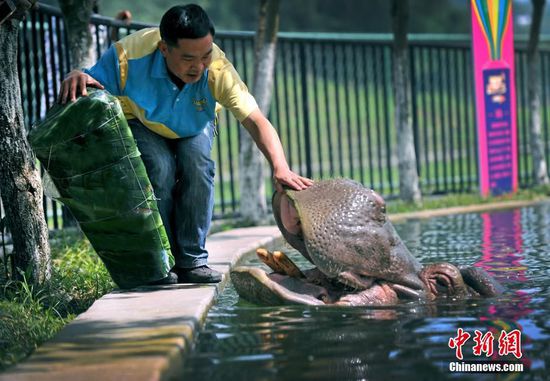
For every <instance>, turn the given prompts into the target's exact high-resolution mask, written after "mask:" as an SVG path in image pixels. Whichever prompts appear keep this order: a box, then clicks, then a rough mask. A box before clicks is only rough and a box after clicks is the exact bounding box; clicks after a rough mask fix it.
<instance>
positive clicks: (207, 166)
mask: <svg viewBox="0 0 550 381" xmlns="http://www.w3.org/2000/svg"><path fill="white" fill-rule="evenodd" d="M213 129H214V128H213V126H208V127H206V128H205V129H204V131H203V132H202V133H201V134H199V135H197V136H193V137H190V138H182V139H178V140H177V142H176V146H175V151H176V168H177V169H176V188H175V192H174V204H175V209H174V220H173V223H174V233H175V241H176V245H177V246H178V249H179V251H181V252H184V253H185V255H184V256H182V257H181V258H180V261H176V272H177V273H178V275H179V278H180V281H188V282H219V281H220V280H221V275H220V274H219V273H218V272H217V271H214V270H212V269H210V268H208V267H206V263H207V259H208V252H207V251H206V248H205V241H206V235H207V233H208V229H209V228H210V221H211V219H212V209H213V207H214V171H215V169H214V162H213V161H212V160H211V158H210V151H211V149H212V140H213ZM182 269H183V270H182Z"/></svg>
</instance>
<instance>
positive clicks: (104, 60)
mask: <svg viewBox="0 0 550 381" xmlns="http://www.w3.org/2000/svg"><path fill="white" fill-rule="evenodd" d="M83 71H84V73H86V74H88V75H90V76H92V77H93V78H94V79H95V80H97V81H98V82H99V83H101V84H102V85H103V86H105V89H106V90H107V91H109V92H110V93H111V94H113V95H122V94H121V91H120V74H119V73H120V65H119V61H118V56H117V51H116V49H115V46H114V45H111V47H110V48H109V49H107V51H106V52H105V53H103V54H102V55H101V57H100V58H99V61H97V63H96V64H95V65H94V66H92V67H91V68H89V69H84V70H83Z"/></svg>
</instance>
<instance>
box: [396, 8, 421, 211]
mask: <svg viewBox="0 0 550 381" xmlns="http://www.w3.org/2000/svg"><path fill="white" fill-rule="evenodd" d="M408 7H409V5H408V1H407V0H392V7H391V13H392V27H393V39H394V44H393V76H394V82H393V85H394V97H395V124H396V127H397V150H398V152H399V155H398V158H399V193H400V197H401V199H402V200H404V201H406V202H414V203H418V202H420V201H421V198H422V195H421V193H420V187H419V184H418V172H417V169H416V152H415V148H414V135H413V128H412V120H411V115H410V108H411V107H410V99H409V96H410V80H409V72H408V67H409V65H408V51H407V24H408V18H409V14H408V12H409V9H408Z"/></svg>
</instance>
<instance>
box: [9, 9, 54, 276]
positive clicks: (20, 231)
mask: <svg viewBox="0 0 550 381" xmlns="http://www.w3.org/2000/svg"><path fill="white" fill-rule="evenodd" d="M15 4H16V5H17V11H16V12H15V13H14V14H13V18H11V19H8V20H7V21H5V22H4V23H3V24H2V25H0V47H1V48H0V67H1V68H2V70H0V99H2V102H0V157H1V158H2V159H1V160H0V193H1V194H2V203H3V205H4V209H5V212H6V221H7V225H8V228H9V230H10V232H11V234H12V240H13V251H14V253H13V256H12V266H13V269H14V270H15V271H13V273H12V276H13V277H14V278H15V279H21V277H22V276H21V272H25V273H26V277H27V281H29V282H30V283H42V282H44V281H46V280H48V279H49V278H50V266H51V264H50V247H49V244H48V226H47V224H46V221H45V218H44V209H43V206H42V197H43V195H42V183H41V181H40V173H39V172H38V169H37V167H36V159H35V157H34V155H33V153H32V151H31V148H30V145H29V142H28V141H27V139H26V130H25V126H24V119H23V110H22V108H21V92H20V85H19V76H18V73H17V54H18V52H17V50H18V43H17V42H18V35H19V18H23V16H24V14H25V13H26V11H27V10H28V9H29V8H30V6H31V5H32V3H31V2H30V1H24V0H20V1H18V2H15Z"/></svg>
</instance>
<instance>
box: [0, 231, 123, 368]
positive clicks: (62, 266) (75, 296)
mask: <svg viewBox="0 0 550 381" xmlns="http://www.w3.org/2000/svg"><path fill="white" fill-rule="evenodd" d="M52 262H53V263H52V278H51V280H50V281H49V282H48V283H46V284H44V285H40V286H34V285H31V284H29V283H28V282H26V281H25V280H23V281H7V282H4V284H2V288H1V289H0V370H3V369H6V368H7V367H9V366H10V365H12V364H14V363H17V362H18V361H21V360H22V359H23V358H25V357H27V356H28V355H29V354H30V353H32V351H33V350H34V349H35V348H37V347H38V346H39V345H40V344H41V343H43V342H44V341H46V340H49V339H50V338H52V337H53V336H54V335H55V334H56V333H57V332H58V331H59V330H60V329H61V328H63V326H64V325H65V324H67V323H69V322H70V321H71V320H72V319H74V317H75V316H76V315H78V314H79V313H81V312H83V311H85V310H86V309H88V307H90V306H91V305H92V303H93V302H94V301H95V300H96V299H98V298H99V297H101V296H102V295H104V294H106V293H108V292H109V291H111V290H112V289H113V287H114V284H113V283H112V281H111V277H110V276H109V274H108V272H107V270H106V269H105V266H104V265H103V263H102V262H101V261H100V259H99V257H98V256H97V255H96V254H95V252H94V251H93V249H92V248H91V246H90V244H89V242H88V241H87V240H86V239H84V238H83V237H82V236H81V235H80V234H79V233H70V234H67V233H61V234H59V238H57V239H56V240H55V241H53V242H52ZM0 279H2V277H0Z"/></svg>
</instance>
